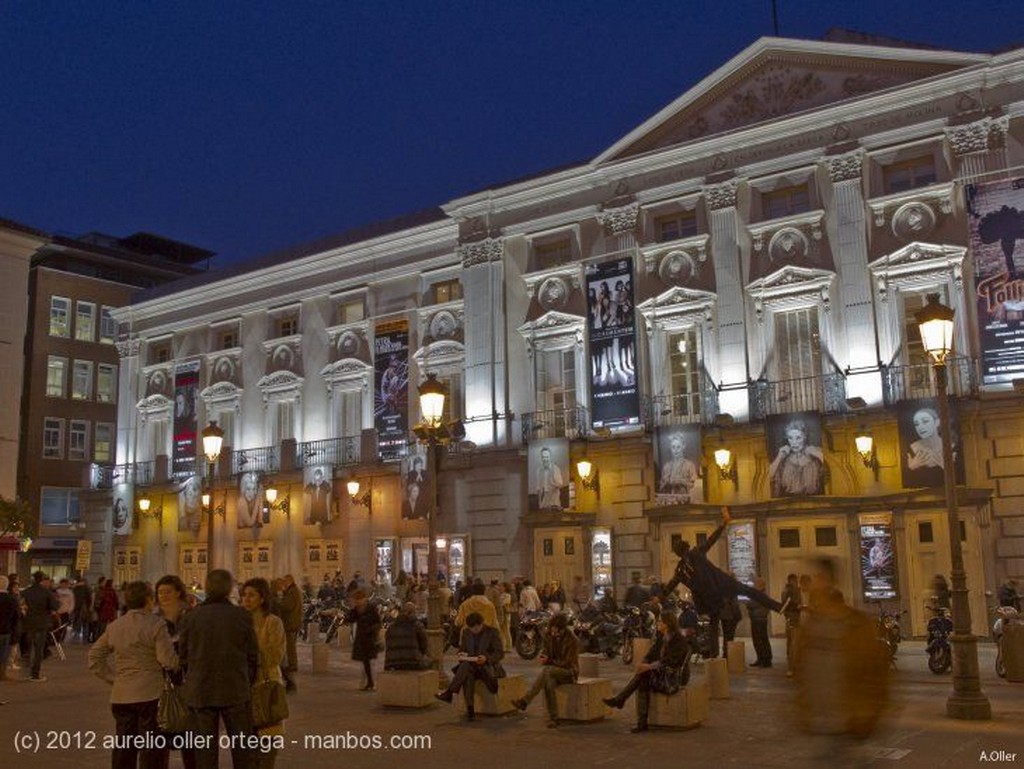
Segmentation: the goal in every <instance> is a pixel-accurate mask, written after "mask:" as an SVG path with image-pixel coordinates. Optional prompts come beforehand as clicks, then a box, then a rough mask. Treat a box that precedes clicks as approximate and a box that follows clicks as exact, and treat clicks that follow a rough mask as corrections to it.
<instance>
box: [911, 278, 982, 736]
mask: <svg viewBox="0 0 1024 769" xmlns="http://www.w3.org/2000/svg"><path fill="white" fill-rule="evenodd" d="M916 320H917V324H918V328H920V330H921V341H922V342H923V343H924V348H925V350H926V351H927V353H928V356H929V357H930V358H931V360H932V367H933V368H934V370H935V390H936V394H937V396H938V397H937V400H938V402H939V424H940V426H941V429H942V470H943V473H942V474H943V479H944V482H945V491H946V508H947V510H948V519H949V520H948V524H949V552H950V558H951V560H952V573H951V577H952V582H953V591H952V592H953V635H952V636H951V637H950V641H951V642H952V644H953V693H952V694H951V695H950V696H949V699H948V700H946V715H947V716H949V717H950V718H961V719H966V720H975V721H980V720H986V719H989V718H992V706H991V705H990V704H989V701H988V698H987V697H985V695H984V694H983V693H982V691H981V678H980V675H979V672H978V640H977V639H976V638H975V637H974V635H973V634H972V632H971V606H970V603H969V602H968V599H967V573H966V572H965V571H964V552H963V547H962V546H961V544H960V513H959V510H958V508H957V499H956V467H955V466H954V464H953V437H952V434H951V432H950V421H949V379H948V372H947V369H946V360H947V358H948V357H949V356H950V354H952V352H953V310H952V309H951V308H949V307H946V306H945V305H943V304H940V303H939V297H938V295H937V294H932V295H930V296H929V297H928V304H927V305H926V306H925V307H924V308H923V309H921V310H920V311H918V313H917V314H916Z"/></svg>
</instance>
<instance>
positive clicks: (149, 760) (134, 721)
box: [110, 700, 165, 769]
mask: <svg viewBox="0 0 1024 769" xmlns="http://www.w3.org/2000/svg"><path fill="white" fill-rule="evenodd" d="M158 702H159V700H149V701H147V702H115V703H113V704H111V706H110V710H111V712H112V713H113V714H114V732H115V734H117V736H118V737H119V738H120V737H134V736H140V735H144V734H156V732H157V725H156V710H157V703H158ZM164 752H165V751H163V750H159V749H157V748H149V749H142V750H140V749H139V748H137V747H130V746H124V747H121V746H118V747H115V748H114V750H113V751H112V753H111V766H112V767H113V769H135V767H136V766H138V767H139V769H161V767H163V765H164ZM140 759H141V760H140Z"/></svg>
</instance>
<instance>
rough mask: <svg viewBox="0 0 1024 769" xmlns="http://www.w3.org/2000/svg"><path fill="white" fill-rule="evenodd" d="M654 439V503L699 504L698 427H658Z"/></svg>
mask: <svg viewBox="0 0 1024 769" xmlns="http://www.w3.org/2000/svg"><path fill="white" fill-rule="evenodd" d="M654 439H655V450H656V452H657V467H656V469H657V473H655V484H656V488H655V494H654V504H655V505H659V506H660V505H687V504H690V503H695V502H703V501H704V487H703V485H702V483H701V473H700V465H701V430H700V425H676V426H674V427H659V428H658V429H657V430H656V431H655V434H654Z"/></svg>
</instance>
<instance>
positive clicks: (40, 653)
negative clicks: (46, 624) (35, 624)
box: [28, 630, 50, 678]
mask: <svg viewBox="0 0 1024 769" xmlns="http://www.w3.org/2000/svg"><path fill="white" fill-rule="evenodd" d="M49 634H50V631H48V630H34V631H32V632H31V633H28V639H29V643H30V644H31V651H30V654H31V657H30V661H29V665H30V666H31V669H32V673H31V675H32V677H33V678H39V671H40V670H41V669H42V667H43V657H44V656H45V654H46V640H47V639H46V637H47V636H48V635H49Z"/></svg>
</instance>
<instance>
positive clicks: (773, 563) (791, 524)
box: [767, 515, 860, 635]
mask: <svg viewBox="0 0 1024 769" xmlns="http://www.w3.org/2000/svg"><path fill="white" fill-rule="evenodd" d="M822 557H825V558H831V559H833V560H834V561H835V562H836V570H837V585H836V587H838V588H839V589H840V590H841V591H842V593H843V597H844V598H845V599H846V602H847V603H852V604H856V603H857V596H859V595H860V576H859V574H860V573H859V571H858V570H857V567H858V564H856V563H854V562H853V561H852V560H851V558H850V542H849V534H848V532H847V530H846V518H845V517H844V516H838V515H837V516H822V517H820V518H808V519H800V518H793V519H788V520H774V521H773V520H769V521H768V562H769V565H770V568H769V570H768V571H769V573H768V576H767V582H768V594H769V595H771V596H772V597H774V598H775V599H778V598H779V596H781V595H782V591H783V589H784V588H785V586H786V575H787V574H796V575H798V576H799V575H801V574H806V573H808V568H809V567H808V561H809V560H810V559H812V558H822ZM771 623H772V625H771V631H772V633H776V634H779V635H782V634H785V632H786V622H785V619H784V618H783V617H782V616H781V615H779V614H776V613H774V612H772V614H771Z"/></svg>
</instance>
